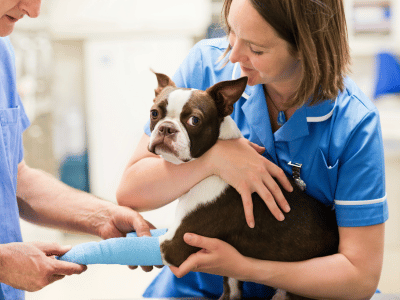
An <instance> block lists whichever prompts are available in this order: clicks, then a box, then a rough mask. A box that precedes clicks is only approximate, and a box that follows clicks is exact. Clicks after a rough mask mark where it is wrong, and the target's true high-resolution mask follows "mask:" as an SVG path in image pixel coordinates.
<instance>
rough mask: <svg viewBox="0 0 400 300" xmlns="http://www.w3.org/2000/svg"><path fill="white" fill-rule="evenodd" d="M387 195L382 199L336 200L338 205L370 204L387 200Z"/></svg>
mask: <svg viewBox="0 0 400 300" xmlns="http://www.w3.org/2000/svg"><path fill="white" fill-rule="evenodd" d="M386 198H387V195H385V196H384V197H382V198H380V199H373V200H356V201H346V200H335V204H336V205H369V204H376V203H382V202H385V201H386Z"/></svg>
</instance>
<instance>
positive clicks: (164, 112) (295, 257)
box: [149, 73, 339, 299]
mask: <svg viewBox="0 0 400 300" xmlns="http://www.w3.org/2000/svg"><path fill="white" fill-rule="evenodd" d="M156 76H157V81H158V88H157V89H156V90H155V92H156V97H155V99H154V105H153V106H152V108H151V113H150V118H151V122H150V129H151V132H152V133H151V136H150V143H149V151H151V152H153V153H155V154H158V155H161V156H162V157H163V158H164V159H165V160H167V161H169V162H172V163H174V164H180V163H184V162H188V161H191V160H193V159H196V158H198V157H200V156H201V155H202V154H204V153H205V152H206V151H207V150H209V149H210V148H211V147H212V146H213V145H214V144H215V143H216V141H217V140H218V139H234V138H239V137H242V134H241V133H240V130H239V129H238V128H237V126H236V124H235V122H234V121H233V120H232V118H231V117H230V116H229V115H230V114H231V113H232V110H233V104H234V103H235V102H236V101H237V100H238V99H239V98H240V97H241V95H242V93H243V92H244V89H245V87H246V84H247V77H243V78H240V79H237V80H232V81H224V82H219V83H217V84H215V85H213V86H212V87H210V88H208V89H207V90H206V91H200V90H195V89H187V88H177V87H176V86H175V84H174V83H173V82H172V80H171V79H170V78H169V77H168V76H166V75H164V74H159V73H156ZM292 185H293V187H294V191H293V192H292V193H288V192H285V190H284V189H282V191H283V193H284V196H285V198H286V199H287V201H288V202H289V205H290V207H291V211H290V212H289V213H288V214H286V216H285V221H283V222H280V221H277V220H276V219H275V217H274V216H273V215H272V214H271V212H270V211H269V209H268V208H267V206H266V205H265V203H264V202H263V200H262V199H261V198H260V197H259V196H258V195H257V194H256V193H254V194H253V205H254V217H255V220H256V226H255V228H254V229H251V228H249V227H248V226H247V223H246V219H245V216H244V209H243V204H242V200H241V196H240V194H239V193H238V192H237V191H236V190H235V189H234V188H233V187H231V186H230V185H228V184H227V183H225V182H224V181H223V180H222V179H221V178H220V177H218V176H211V177H208V178H206V179H204V180H203V181H201V182H200V183H198V184H197V185H195V186H194V187H193V188H192V189H191V190H190V191H189V192H188V193H187V194H185V195H183V196H182V197H180V198H179V203H178V205H177V210H176V216H175V221H174V224H173V225H172V227H171V228H169V230H168V232H167V233H166V234H165V235H164V236H162V237H160V248H161V254H162V258H163V262H164V264H166V265H174V266H179V265H180V264H181V263H182V262H183V261H185V260H186V258H188V256H189V255H190V254H192V253H195V252H197V251H199V250H200V249H198V248H195V247H192V246H189V245H187V244H186V243H185V242H184V241H183V235H184V234H185V233H186V232H192V233H196V234H199V235H203V236H207V237H211V238H218V239H221V240H223V241H225V242H227V243H229V244H231V245H232V246H233V247H234V248H236V249H237V250H238V251H239V252H240V253H241V254H242V255H244V256H248V257H253V258H256V259H262V260H271V261H287V262H293V261H302V260H307V259H311V258H313V257H318V256H326V255H330V254H334V253H337V251H338V243H339V237H338V227H337V224H336V219H335V213H334V211H332V210H331V209H330V208H327V207H325V206H324V205H323V204H322V203H321V202H319V201H317V200H315V199H313V198H311V197H309V196H307V195H306V194H305V193H303V192H302V191H301V190H300V189H299V188H297V187H296V185H295V184H294V183H293V182H292ZM237 287H239V289H238V288H237ZM240 288H241V283H240V282H238V281H236V282H235V280H231V279H228V278H224V294H223V295H222V296H221V299H238V298H241V289H240ZM279 295H282V292H280V293H279ZM279 297H281V296H279ZM279 297H278V294H277V295H276V297H274V299H277V298H279ZM285 297H286V299H307V298H303V297H300V296H296V295H293V294H289V293H287V294H286V296H284V297H283V299H285Z"/></svg>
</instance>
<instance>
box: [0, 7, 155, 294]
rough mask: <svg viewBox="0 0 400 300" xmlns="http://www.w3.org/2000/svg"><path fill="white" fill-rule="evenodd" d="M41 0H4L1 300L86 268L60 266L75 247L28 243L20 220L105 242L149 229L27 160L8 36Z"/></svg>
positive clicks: (0, 22) (0, 35)
mask: <svg viewBox="0 0 400 300" xmlns="http://www.w3.org/2000/svg"><path fill="white" fill-rule="evenodd" d="M40 5H41V1H40V0H21V1H19V0H2V1H0V300H4V299H6V300H22V299H24V298H25V297H24V290H26V291H37V290H39V289H41V288H43V287H45V286H46V285H48V284H50V283H52V282H54V281H56V280H60V279H62V278H63V277H65V276H66V275H72V274H80V273H82V272H83V271H85V270H86V266H82V265H78V264H74V263H69V262H64V261H59V260H56V259H55V258H54V256H55V255H62V254H64V253H66V252H67V251H68V250H70V247H68V246H67V247H65V246H61V245H58V244H56V243H48V242H34V243H23V242H22V237H21V231H20V224H19V218H20V217H21V218H23V219H25V220H27V221H30V222H32V223H35V224H38V225H44V226H51V227H53V228H54V227H56V228H61V229H67V230H73V231H79V232H83V233H89V234H93V235H97V236H100V237H102V238H111V237H120V236H125V234H126V233H127V232H131V231H133V230H135V229H137V233H138V235H139V236H142V235H150V231H149V224H148V223H147V222H146V221H145V220H144V219H143V218H142V217H141V216H140V215H139V214H138V213H137V212H135V211H133V210H132V209H129V208H126V207H120V206H118V205H115V204H112V203H111V202H108V201H102V200H100V199H98V198H95V197H94V196H92V195H90V194H87V193H84V192H80V191H77V190H74V189H72V188H70V187H68V186H66V185H64V184H63V183H61V182H60V181H58V180H57V179H55V178H53V177H52V176H51V175H49V174H46V173H44V172H42V171H40V170H35V169H31V168H30V167H28V166H27V165H26V164H25V162H24V159H23V145H22V133H23V131H24V130H25V129H26V128H27V127H28V126H29V124H30V122H29V120H28V118H27V116H26V114H25V111H24V107H23V104H22V102H21V99H20V97H19V96H18V93H17V88H16V76H15V61H14V60H15V58H14V52H13V48H12V45H11V43H10V40H9V38H8V37H7V36H8V35H9V34H11V32H12V31H13V29H14V25H15V23H16V22H17V21H18V20H19V19H21V18H22V17H24V16H25V15H28V16H29V17H32V18H35V17H37V16H38V15H39V12H40Z"/></svg>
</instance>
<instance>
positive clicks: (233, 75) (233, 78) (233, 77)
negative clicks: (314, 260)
mask: <svg viewBox="0 0 400 300" xmlns="http://www.w3.org/2000/svg"><path fill="white" fill-rule="evenodd" d="M238 65H239V63H236V64H235V66H234V67H233V72H232V80H235V79H236V78H235V74H236V69H237V67H238Z"/></svg>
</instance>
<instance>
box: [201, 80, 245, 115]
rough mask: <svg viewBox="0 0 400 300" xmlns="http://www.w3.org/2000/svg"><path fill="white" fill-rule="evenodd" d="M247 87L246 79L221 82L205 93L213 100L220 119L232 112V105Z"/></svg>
mask: <svg viewBox="0 0 400 300" xmlns="http://www.w3.org/2000/svg"><path fill="white" fill-rule="evenodd" d="M246 85H247V77H241V78H239V79H236V80H228V81H221V82H218V83H216V84H214V85H213V86H212V87H209V88H208V89H207V90H206V92H207V93H208V94H209V95H210V96H211V97H212V98H213V99H214V101H215V103H216V104H217V108H218V110H219V114H220V116H221V117H226V116H229V115H230V114H231V113H232V112H233V104H235V102H236V101H238V100H239V99H240V97H241V96H242V94H243V92H244V90H245V89H246Z"/></svg>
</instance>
